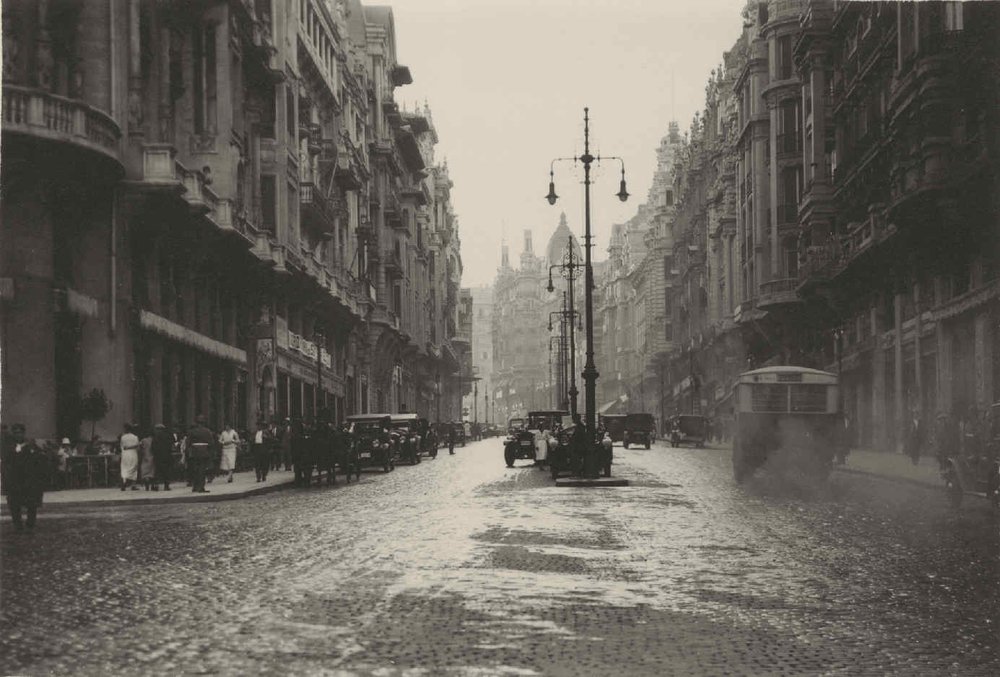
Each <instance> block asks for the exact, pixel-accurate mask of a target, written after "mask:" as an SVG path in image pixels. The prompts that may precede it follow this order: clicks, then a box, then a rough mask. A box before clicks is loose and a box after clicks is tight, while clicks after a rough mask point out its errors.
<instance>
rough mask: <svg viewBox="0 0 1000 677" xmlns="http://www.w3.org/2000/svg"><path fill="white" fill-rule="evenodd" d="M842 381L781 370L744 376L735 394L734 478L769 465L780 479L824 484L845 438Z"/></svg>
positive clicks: (800, 370) (822, 373)
mask: <svg viewBox="0 0 1000 677" xmlns="http://www.w3.org/2000/svg"><path fill="white" fill-rule="evenodd" d="M838 388H839V384H838V381H837V375H836V374H831V373H829V372H825V371H819V370H818V369H809V368H806V367H793V366H776V367H765V368H763V369H755V370H754V371H748V372H746V373H744V374H741V375H740V377H739V379H738V380H737V382H736V385H735V386H734V390H733V413H734V416H735V429H734V435H733V477H734V478H735V479H736V481H737V482H742V481H743V480H745V479H746V478H748V477H750V476H751V475H753V473H754V471H755V470H756V469H757V468H760V467H761V466H762V465H764V463H765V462H766V463H767V464H768V466H769V468H772V469H773V470H775V471H776V472H778V473H779V474H787V473H791V472H795V473H798V474H801V475H805V476H807V477H812V478H814V479H825V478H826V476H827V475H828V474H829V473H830V469H831V467H832V466H833V457H834V455H835V453H836V450H837V446H838V443H839V440H840V437H841V433H840V428H842V425H843V424H842V420H841V414H840V398H839V392H838Z"/></svg>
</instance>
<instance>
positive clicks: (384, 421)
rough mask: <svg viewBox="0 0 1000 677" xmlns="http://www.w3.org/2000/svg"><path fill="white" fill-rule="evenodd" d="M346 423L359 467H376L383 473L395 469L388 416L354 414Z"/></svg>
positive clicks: (390, 420) (390, 418) (390, 422)
mask: <svg viewBox="0 0 1000 677" xmlns="http://www.w3.org/2000/svg"><path fill="white" fill-rule="evenodd" d="M347 422H348V424H349V425H350V434H351V437H352V439H353V444H354V450H355V453H356V454H357V463H358V465H359V466H360V467H372V466H376V467H381V468H382V470H384V471H385V472H389V471H390V470H394V469H395V468H396V462H395V458H394V453H393V448H392V438H391V433H390V430H391V429H392V416H391V415H390V414H356V415H354V416H348V417H347Z"/></svg>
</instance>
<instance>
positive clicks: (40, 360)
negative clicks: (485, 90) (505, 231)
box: [0, 0, 460, 438]
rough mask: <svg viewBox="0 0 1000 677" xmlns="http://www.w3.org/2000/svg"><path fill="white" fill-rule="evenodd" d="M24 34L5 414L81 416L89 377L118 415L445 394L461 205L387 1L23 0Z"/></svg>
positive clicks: (8, 185)
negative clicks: (400, 102) (449, 275)
mask: <svg viewBox="0 0 1000 677" xmlns="http://www.w3.org/2000/svg"><path fill="white" fill-rule="evenodd" d="M116 5H117V6H118V9H119V10H120V11H115V12H112V8H113V7H114V6H116ZM84 37H86V39H84ZM3 40H4V56H5V59H4V64H5V65H4V80H3V87H4V92H3V96H4V116H5V117H4V126H3V137H4V138H3V142H4V152H5V156H4V159H5V162H4V163H3V187H4V206H5V209H4V214H3V228H2V229H0V252H2V255H0V280H2V283H0V290H2V295H0V313H2V315H0V320H2V321H0V327H2V329H0V331H2V335H0V338H2V341H0V351H2V354H3V365H2V368H3V371H2V373H3V378H4V398H5V399H4V421H5V422H7V421H13V420H23V421H24V422H25V423H27V424H28V426H29V430H30V431H31V432H32V434H37V435H39V436H52V437H56V436H63V435H66V436H70V437H74V438H75V437H77V435H78V432H79V424H80V414H79V406H78V405H79V401H80V396H81V394H82V393H84V392H87V391H89V390H91V389H92V388H100V389H102V390H104V391H105V393H106V394H107V395H108V397H109V399H110V400H111V401H112V403H113V407H112V409H111V412H110V413H109V415H108V416H107V417H106V418H105V419H104V420H103V421H101V422H99V423H98V426H97V427H98V432H99V433H100V434H101V435H102V436H104V437H110V436H113V435H115V434H117V433H118V432H119V431H120V429H121V426H122V424H123V423H124V422H125V421H135V422H138V423H139V424H141V425H143V426H147V427H148V426H151V425H152V424H153V423H159V422H164V423H167V424H170V425H183V424H185V423H190V422H191V421H192V420H193V419H194V416H195V415H196V414H200V413H201V414H205V415H207V416H208V418H209V421H210V424H211V425H213V426H216V427H218V426H220V425H221V424H222V423H223V422H224V421H229V422H232V423H233V424H235V425H236V426H237V427H240V428H243V427H247V426H252V425H253V424H254V423H255V422H256V421H257V420H258V419H261V418H264V419H266V418H271V417H286V416H293V417H302V418H312V417H315V416H318V415H320V414H321V413H323V414H326V415H329V416H331V417H332V418H334V419H340V418H342V417H343V416H345V415H347V414H350V413H355V412H363V411H369V410H372V409H375V408H384V409H387V410H391V411H397V410H399V409H402V408H404V407H406V408H410V409H411V410H412V408H413V407H419V408H421V410H422V411H423V412H424V413H427V412H429V411H430V410H431V408H432V407H431V404H432V403H433V402H434V400H435V399H437V398H440V397H441V391H440V389H438V388H437V387H436V381H435V377H437V378H439V379H440V378H447V377H449V376H450V375H452V374H453V373H457V370H458V365H457V363H455V362H454V361H449V359H448V357H447V353H448V351H447V350H446V349H445V348H444V347H445V346H448V344H449V342H450V339H451V336H452V335H453V334H454V331H451V332H449V331H447V330H444V331H442V332H440V333H438V334H436V335H434V336H431V334H432V332H431V331H430V327H428V326H427V324H426V323H427V319H426V318H427V316H428V314H427V313H426V312H425V308H426V306H427V304H428V303H429V297H430V296H431V295H432V293H433V290H434V288H435V287H434V285H435V284H439V283H441V282H442V281H441V280H434V279H433V275H431V274H430V271H431V270H432V269H433V264H432V263H431V261H430V257H429V254H428V243H429V241H431V240H432V235H431V230H436V229H437V228H438V225H437V224H436V223H435V222H434V220H433V218H432V216H433V215H432V211H431V210H432V209H438V210H440V212H441V213H447V212H449V211H450V207H449V206H448V196H447V195H446V194H445V195H443V196H441V198H440V200H441V204H438V205H436V206H434V207H432V206H431V204H430V200H429V196H430V193H431V189H430V188H429V187H428V186H429V185H433V179H432V178H430V173H433V171H434V168H433V155H432V154H428V153H429V151H432V149H433V145H434V143H436V140H437V139H436V134H435V133H434V131H433V128H432V125H431V124H429V122H428V120H427V117H426V116H424V115H415V116H411V117H410V119H407V120H404V119H403V117H402V116H399V115H396V114H395V113H394V109H393V108H392V105H391V101H392V89H393V88H394V87H396V86H399V85H402V84H405V83H406V82H408V81H409V77H410V76H409V72H408V70H407V69H406V68H405V67H404V66H400V65H399V64H398V63H397V62H396V56H395V35H394V26H393V21H392V13H391V11H390V10H389V9H388V8H372V7H365V6H363V5H361V3H360V2H357V1H356V0H340V1H338V2H328V1H325V0H296V1H294V2H287V3H271V2H267V1H263V0H256V1H253V2H251V1H250V0H245V1H242V2H224V1H222V0H216V1H213V2H206V3H194V4H192V3H186V2H160V3H151V2H143V1H140V0H123V1H122V2H117V3H110V4H109V3H104V4H102V3H91V2H87V3H62V4H52V3H32V2H11V3H5V5H4V38H3ZM116 46H125V47H124V48H118V47H116ZM428 115H429V113H428ZM376 151H377V152H376ZM379 153H381V154H379ZM429 167H430V169H428V168H429ZM29 186H30V187H31V188H30V189H29V188H28V187H29ZM413 187H417V188H418V190H417V191H416V192H415V193H414V192H412V190H411V191H410V192H407V190H406V189H412V188H413ZM81 217H82V218H81ZM451 227H452V226H451V225H450V224H449V225H447V226H445V227H444V229H447V228H451ZM25 252H31V253H32V255H31V256H25V255H24V253H25ZM19 253H20V254H19ZM450 256H451V259H452V260H453V262H456V261H457V262H460V255H459V251H458V242H457V237H456V238H455V245H454V249H453V251H452V252H451V254H450ZM453 268H454V269H456V270H457V271H458V274H459V275H460V263H459V264H458V265H457V266H455V265H454V263H453ZM454 282H455V283H456V284H457V280H455V281H454ZM440 289H443V287H440ZM418 308H419V310H418ZM437 312H438V314H443V313H445V312H446V311H445V308H444V307H441V308H439V309H438V310H437ZM442 324H444V323H443V320H442ZM428 339H431V340H428ZM428 353H431V354H433V355H434V357H432V358H431V359H430V360H429V361H428V360H427V359H425V356H426V355H427V354H428ZM14 392H16V393H17V397H10V396H8V393H14ZM411 403H412V404H411Z"/></svg>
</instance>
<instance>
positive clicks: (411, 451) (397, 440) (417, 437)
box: [390, 414, 423, 465]
mask: <svg viewBox="0 0 1000 677" xmlns="http://www.w3.org/2000/svg"><path fill="white" fill-rule="evenodd" d="M420 420H421V419H420V417H419V416H417V415H416V414H393V415H392V417H391V419H390V422H391V426H392V428H391V432H390V437H391V438H392V447H393V455H394V457H395V459H396V460H398V461H405V462H407V463H409V464H410V465H416V464H417V463H420V451H421V449H422V447H423V435H422V434H421V432H420Z"/></svg>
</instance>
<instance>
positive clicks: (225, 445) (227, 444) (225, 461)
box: [219, 423, 240, 482]
mask: <svg viewBox="0 0 1000 677" xmlns="http://www.w3.org/2000/svg"><path fill="white" fill-rule="evenodd" d="M239 442H240V436H239V435H238V434H236V431H235V430H233V426H231V425H229V424H228V423H227V424H226V426H225V427H224V428H223V429H222V432H221V433H219V445H221V446H222V459H221V460H220V461H219V470H220V471H221V472H224V473H225V472H228V473H229V479H228V480H226V481H227V482H232V481H233V471H234V470H236V445H237V444H239Z"/></svg>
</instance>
